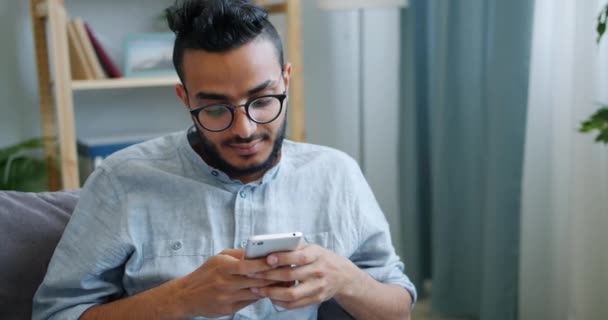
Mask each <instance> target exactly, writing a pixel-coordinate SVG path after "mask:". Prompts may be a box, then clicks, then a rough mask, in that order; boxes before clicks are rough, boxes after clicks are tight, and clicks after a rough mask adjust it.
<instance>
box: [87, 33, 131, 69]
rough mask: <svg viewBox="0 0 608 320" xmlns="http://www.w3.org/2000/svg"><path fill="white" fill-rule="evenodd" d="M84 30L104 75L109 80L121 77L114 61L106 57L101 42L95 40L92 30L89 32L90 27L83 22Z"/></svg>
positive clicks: (106, 54) (108, 56)
mask: <svg viewBox="0 0 608 320" xmlns="http://www.w3.org/2000/svg"><path fill="white" fill-rule="evenodd" d="M84 28H85V30H86V31H87V35H88V36H89V40H90V41H91V44H93V48H94V49H95V53H96V54H97V58H98V59H99V61H100V62H101V65H102V67H103V68H104V70H105V72H106V74H107V75H108V76H109V77H110V78H120V77H122V73H121V72H120V69H118V67H117V66H116V64H115V63H114V61H112V59H111V58H110V55H108V53H107V52H106V50H105V49H104V48H103V46H102V45H101V42H100V41H99V40H98V39H97V37H96V36H95V34H94V33H93V30H91V27H90V26H89V24H88V23H86V22H85V23H84Z"/></svg>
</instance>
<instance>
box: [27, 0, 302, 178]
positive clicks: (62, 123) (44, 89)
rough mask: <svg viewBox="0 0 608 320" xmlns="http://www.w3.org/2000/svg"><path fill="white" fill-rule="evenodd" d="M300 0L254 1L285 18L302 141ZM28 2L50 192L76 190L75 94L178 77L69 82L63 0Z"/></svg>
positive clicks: (294, 134)
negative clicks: (278, 0)
mask: <svg viewBox="0 0 608 320" xmlns="http://www.w3.org/2000/svg"><path fill="white" fill-rule="evenodd" d="M300 1H301V0H284V1H282V2H277V1H272V2H270V1H263V0H256V1H255V2H256V3H257V4H259V5H262V6H264V7H265V8H266V9H267V11H268V12H269V13H270V14H283V15H285V17H286V22H287V34H286V38H287V39H286V52H287V56H288V60H289V61H290V62H291V63H292V65H293V67H294V72H293V74H292V78H291V81H290V92H289V94H290V106H289V108H290V113H289V117H290V118H289V123H290V124H289V130H290V131H289V137H290V139H292V140H296V141H303V140H304V138H305V133H304V95H303V77H302V70H303V68H302V60H303V57H302V40H301V38H302V37H301V34H302V29H301V25H302V24H301V3H300ZM168 4H169V3H168ZM30 5H31V15H32V23H33V34H34V42H35V49H36V52H35V54H36V65H37V70H38V91H39V96H40V121H41V129H42V136H43V137H46V139H45V147H44V155H45V159H46V161H47V163H48V168H49V190H60V189H77V188H79V187H80V177H79V168H78V155H77V149H76V121H77V120H76V119H75V116H74V108H75V107H76V106H74V93H75V92H78V91H91V90H130V89H135V88H149V87H163V86H173V85H175V84H177V83H178V82H179V79H178V78H177V76H171V77H150V78H109V79H96V80H73V78H72V76H73V74H72V67H73V66H72V65H70V61H71V59H70V44H69V35H68V24H69V19H68V16H69V15H68V13H67V11H66V8H65V5H64V1H63V0H30ZM117 116H119V115H117Z"/></svg>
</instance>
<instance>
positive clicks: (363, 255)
mask: <svg viewBox="0 0 608 320" xmlns="http://www.w3.org/2000/svg"><path fill="white" fill-rule="evenodd" d="M353 162H354V161H353ZM349 175H350V176H351V177H352V178H353V179H354V181H352V182H351V186H350V189H351V191H352V193H351V204H352V205H353V208H352V209H353V214H354V220H355V225H356V228H357V229H358V233H357V238H358V239H357V243H358V247H357V248H356V250H355V252H354V253H353V254H352V255H351V257H350V259H351V261H353V262H354V263H355V264H356V265H357V266H358V267H359V268H361V269H362V270H363V271H365V272H367V273H368V274H369V275H370V276H371V277H372V278H374V279H375V280H377V281H379V282H382V283H387V284H395V285H399V286H402V287H403V288H405V289H406V290H407V291H408V292H409V293H410V295H411V297H412V303H415V302H416V299H417V292H416V287H415V286H414V284H413V283H412V282H411V281H410V279H409V278H408V276H407V275H405V273H404V264H403V262H402V261H401V259H400V258H399V256H398V255H397V254H396V253H395V248H394V246H393V243H392V240H391V235H390V229H389V225H388V222H387V220H386V217H385V216H384V213H383V212H382V209H380V206H379V205H378V202H377V201H376V198H375V197H374V194H373V192H372V190H371V188H370V187H369V185H368V183H367V181H366V180H365V177H364V176H363V174H362V172H361V170H360V169H359V167H358V166H357V165H356V163H354V165H353V172H351V173H350V174H349Z"/></svg>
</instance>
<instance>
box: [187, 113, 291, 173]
mask: <svg viewBox="0 0 608 320" xmlns="http://www.w3.org/2000/svg"><path fill="white" fill-rule="evenodd" d="M286 128H287V117H285V119H284V120H283V123H282V124H281V127H280V128H279V131H278V132H277V136H276V138H275V140H274V144H273V146H272V151H271V152H270V155H268V158H266V160H264V161H262V162H261V163H259V164H253V165H250V166H248V167H244V168H239V167H236V166H233V165H232V164H230V163H229V162H228V161H227V160H226V159H224V158H223V157H222V156H221V154H220V152H219V150H218V148H217V146H216V145H214V144H213V143H212V142H211V141H209V140H208V139H207V137H205V135H204V134H202V133H201V132H200V131H199V130H198V128H197V131H198V135H199V137H200V139H201V140H200V142H201V144H200V148H201V156H203V158H204V159H205V162H207V164H208V165H209V166H211V167H214V168H216V169H218V170H221V171H222V172H224V173H225V174H227V175H228V176H229V177H231V178H236V177H239V176H244V175H250V174H254V173H259V172H262V171H266V170H268V169H270V168H271V167H272V166H273V165H274V164H275V163H276V161H277V160H278V158H279V156H280V155H281V147H282V146H283V140H284V139H285V132H286ZM256 139H262V140H269V139H270V135H268V134H262V135H252V136H251V137H248V138H240V137H234V138H231V139H227V140H225V141H222V142H221V144H222V145H228V144H231V143H249V142H252V141H254V140H256Z"/></svg>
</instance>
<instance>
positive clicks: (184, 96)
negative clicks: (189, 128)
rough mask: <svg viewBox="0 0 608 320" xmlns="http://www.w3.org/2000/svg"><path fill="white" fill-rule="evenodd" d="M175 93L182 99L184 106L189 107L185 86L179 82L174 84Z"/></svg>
mask: <svg viewBox="0 0 608 320" xmlns="http://www.w3.org/2000/svg"><path fill="white" fill-rule="evenodd" d="M175 94H176V95H177V97H178V98H179V99H180V100H181V101H182V103H183V104H184V107H186V109H190V100H188V93H187V92H186V87H184V86H183V85H182V84H181V83H178V84H176V85H175Z"/></svg>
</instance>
